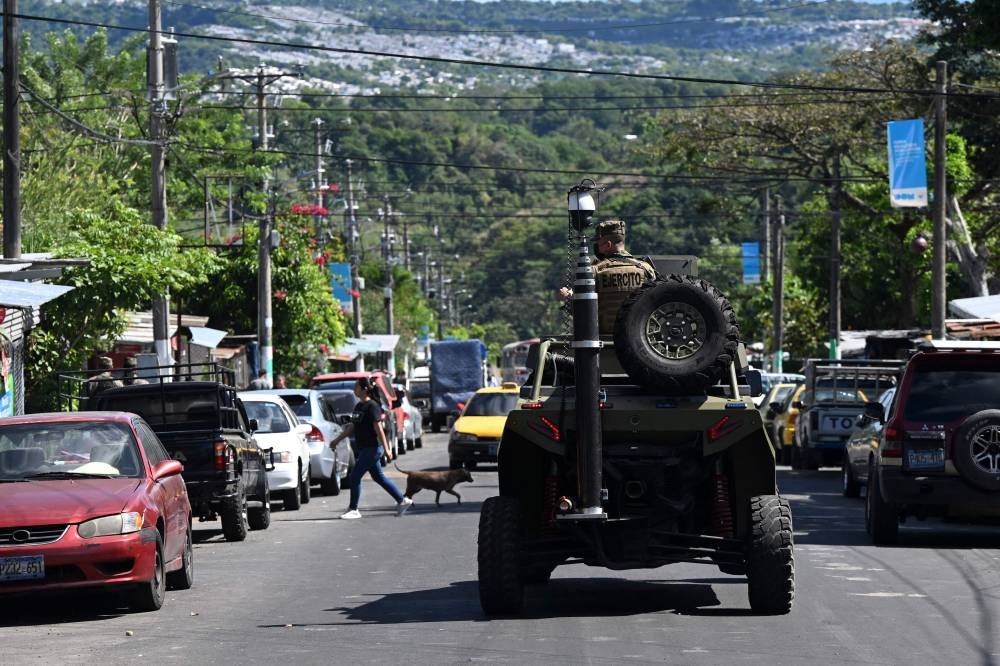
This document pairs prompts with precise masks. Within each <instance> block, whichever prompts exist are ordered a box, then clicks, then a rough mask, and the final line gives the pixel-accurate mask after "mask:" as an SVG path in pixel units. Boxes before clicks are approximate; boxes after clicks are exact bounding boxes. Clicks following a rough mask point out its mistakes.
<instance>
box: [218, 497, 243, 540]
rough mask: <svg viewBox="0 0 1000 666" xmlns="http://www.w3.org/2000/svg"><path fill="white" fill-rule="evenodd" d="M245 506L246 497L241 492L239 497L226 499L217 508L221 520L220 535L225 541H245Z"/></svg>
mask: <svg viewBox="0 0 1000 666" xmlns="http://www.w3.org/2000/svg"><path fill="white" fill-rule="evenodd" d="M245 508H246V497H245V496H244V495H243V493H240V494H239V497H236V498H233V499H228V500H226V501H225V502H224V503H223V505H222V507H221V508H220V510H219V520H221V521H222V536H224V537H225V538H226V541H245V540H246V538H247V521H246V518H245V517H244V513H243V512H244V509H245Z"/></svg>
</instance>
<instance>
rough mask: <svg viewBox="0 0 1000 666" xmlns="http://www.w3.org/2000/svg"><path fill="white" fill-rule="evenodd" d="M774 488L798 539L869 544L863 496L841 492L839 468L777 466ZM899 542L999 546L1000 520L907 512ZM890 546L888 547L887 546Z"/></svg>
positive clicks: (800, 542) (933, 545)
mask: <svg viewBox="0 0 1000 666" xmlns="http://www.w3.org/2000/svg"><path fill="white" fill-rule="evenodd" d="M777 480H778V492H779V493H780V494H781V495H783V496H785V497H787V498H788V500H789V501H790V502H791V505H792V526H793V527H794V529H795V543H796V544H797V545H804V544H813V545H827V546H832V545H837V546H868V545H871V539H870V538H869V537H868V534H867V533H866V532H865V499H864V492H862V496H861V498H860V499H859V498H850V497H844V496H843V494H842V493H841V490H840V484H841V478H840V470H839V469H829V470H828V469H823V470H820V471H814V472H809V471H794V470H778V479H777ZM899 545H900V546H903V547H907V548H998V547H1000V524H998V523H996V522H993V523H983V522H980V523H962V522H957V521H950V520H941V519H937V518H930V519H927V520H924V521H921V520H917V519H915V518H913V517H910V518H908V519H907V520H906V522H905V523H903V524H902V525H901V526H900V530H899ZM890 548H891V547H890Z"/></svg>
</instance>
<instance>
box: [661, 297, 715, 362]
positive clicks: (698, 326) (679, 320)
mask: <svg viewBox="0 0 1000 666" xmlns="http://www.w3.org/2000/svg"><path fill="white" fill-rule="evenodd" d="M707 328H708V326H707V325H706V323H705V318H704V317H703V316H702V314H701V313H700V312H698V310H697V309H695V308H694V307H693V306H691V305H688V304H687V303H679V302H671V303H664V304H663V305H661V306H660V307H658V308H656V310H654V311H653V312H652V313H650V315H649V317H648V318H647V319H646V342H647V344H649V346H650V348H652V350H653V351H654V352H656V353H657V354H658V355H660V356H662V357H663V358H666V359H671V360H675V361H679V360H683V359H686V358H690V357H692V356H694V355H695V354H696V353H697V352H698V350H699V349H701V348H702V347H704V346H705V331H706V330H707Z"/></svg>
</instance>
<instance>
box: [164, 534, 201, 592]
mask: <svg viewBox="0 0 1000 666" xmlns="http://www.w3.org/2000/svg"><path fill="white" fill-rule="evenodd" d="M185 539H186V540H185V542H184V553H183V554H182V555H181V568H180V569H178V570H177V571H170V572H168V573H167V589H170V590H189V589H191V586H192V585H194V538H193V536H192V534H191V523H190V522H189V523H188V528H187V536H186V537H185Z"/></svg>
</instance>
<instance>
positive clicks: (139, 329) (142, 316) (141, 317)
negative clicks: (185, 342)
mask: <svg viewBox="0 0 1000 666" xmlns="http://www.w3.org/2000/svg"><path fill="white" fill-rule="evenodd" d="M126 317H128V327H127V328H126V329H125V331H124V332H123V333H122V334H121V335H119V336H118V340H117V342H134V343H139V344H152V343H153V313H152V312H127V313H126ZM207 323H208V317H199V316H197V315H187V314H182V315H181V322H180V325H181V326H189V327H190V326H205V324H207ZM168 325H169V326H176V325H177V314H176V313H172V314H171V316H170V318H169V319H168ZM171 332H172V331H171Z"/></svg>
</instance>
